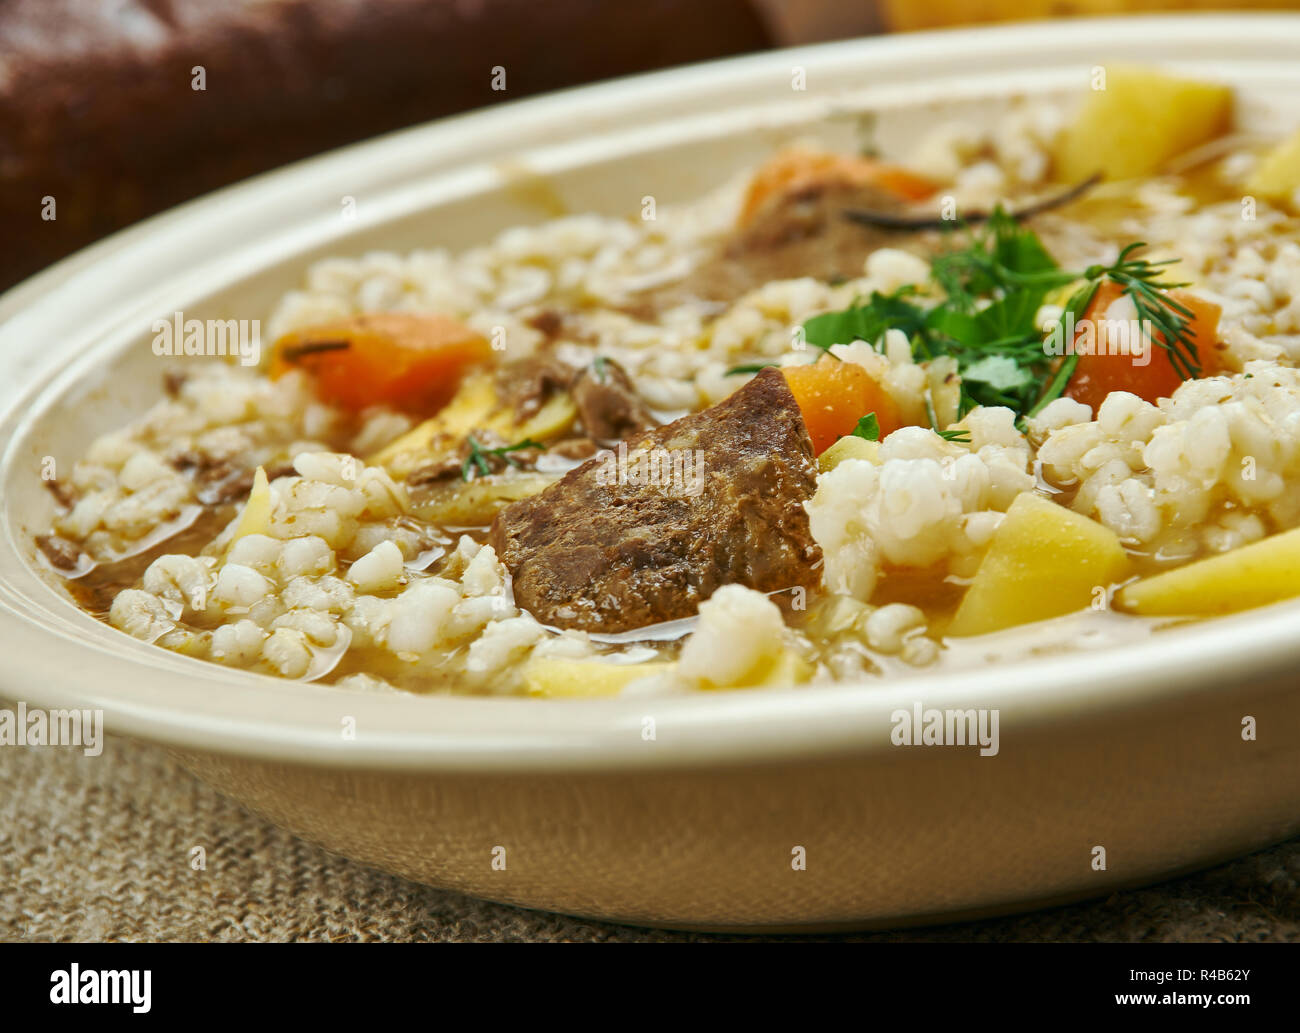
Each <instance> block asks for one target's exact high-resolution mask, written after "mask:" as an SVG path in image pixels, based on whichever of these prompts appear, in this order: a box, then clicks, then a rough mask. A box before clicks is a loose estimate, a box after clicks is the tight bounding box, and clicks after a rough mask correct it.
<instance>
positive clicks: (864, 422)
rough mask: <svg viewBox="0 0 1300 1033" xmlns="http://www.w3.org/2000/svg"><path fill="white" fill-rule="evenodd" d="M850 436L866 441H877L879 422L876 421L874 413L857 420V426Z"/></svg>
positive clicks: (878, 437) (878, 438)
mask: <svg viewBox="0 0 1300 1033" xmlns="http://www.w3.org/2000/svg"><path fill="white" fill-rule="evenodd" d="M850 436H852V437H855V438H863V439H865V440H866V441H879V440H880V421H879V420H878V419H876V414H875V413H874V412H869V413H867V415H865V416H864V417H862V419H860V420H858V425H857V426H856V427H854V428H853V430H852V432H851V435H850Z"/></svg>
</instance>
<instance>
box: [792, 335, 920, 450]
mask: <svg viewBox="0 0 1300 1033" xmlns="http://www.w3.org/2000/svg"><path fill="white" fill-rule="evenodd" d="M782 372H783V373H784V374H785V380H786V383H787V384H789V385H790V393H791V394H792V395H794V400H795V401H796V402H798V403H799V411H800V412H801V413H803V422H804V424H805V426H807V428H808V433H809V434H810V435H811V436H812V443H813V452H814V453H815V454H816V455H821V454H822V453H823V452H825V451H826V449H828V448H830V447H831V445H833V444H835V442H837V441H838V440H839V439H840V438H842V437H844V435H845V434H851V433H852V432H853V429H854V428H855V427H856V426H857V425H858V420H860V419H861V418H862V417H863V416H866V415H867V413H871V412H874V413H875V414H876V420H877V422H878V423H879V424H880V436H881V437H882V438H884V437H885V436H886V435H887V434H891V433H893V432H894V431H896V430H897V429H898V428H899V427H901V426H902V422H903V421H902V418H901V417H900V415H899V412H898V406H897V405H895V404H894V400H893V399H892V398H890V397H889V394H888V392H886V391H885V389H884V387H882V386H881V385H880V384H879V383H878V382H877V380H876V378H875V377H873V376H872V375H871V374H870V373H869V372H867V370H866V368H865V367H863V366H859V365H858V364H857V363H856V362H841V361H840V360H839V359H835V358H832V357H831V356H829V355H823V356H822V357H821V358H820V359H818V360H817V361H816V362H815V363H810V364H808V365H806V366H788V367H786V368H785V369H784V370H782Z"/></svg>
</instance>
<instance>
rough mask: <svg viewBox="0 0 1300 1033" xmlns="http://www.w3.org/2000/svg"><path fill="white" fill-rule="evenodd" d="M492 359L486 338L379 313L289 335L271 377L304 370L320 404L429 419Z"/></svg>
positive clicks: (428, 320)
mask: <svg viewBox="0 0 1300 1033" xmlns="http://www.w3.org/2000/svg"><path fill="white" fill-rule="evenodd" d="M491 358H492V347H491V345H489V344H488V342H487V339H486V338H484V337H483V336H482V335H481V334H478V333H476V332H475V331H473V330H471V329H470V328H469V327H467V326H465V325H464V324H462V323H458V322H457V321H456V320H454V319H449V318H448V317H446V316H439V315H432V314H417V313H410V312H380V313H374V314H369V315H360V316H353V317H351V318H348V319H341V320H338V321H337V322H333V323H325V324H322V325H320V326H313V327H308V328H306V329H303V330H296V331H294V332H293V333H290V334H286V335H285V336H284V337H282V338H280V340H278V341H277V342H276V344H275V358H274V361H273V362H272V365H271V376H273V377H278V376H281V375H283V374H284V373H285V372H287V371H288V370H290V369H302V370H305V371H306V372H307V373H309V374H310V375H311V377H312V379H313V380H314V382H315V387H316V393H317V395H318V396H319V397H320V399H321V400H322V401H325V402H331V403H333V404H335V405H339V406H342V407H343V408H345V409H352V410H358V409H364V408H365V407H366V406H368V405H380V404H383V405H391V406H394V407H395V408H398V409H403V410H405V411H407V412H412V413H417V414H421V415H428V414H431V413H434V412H436V411H437V410H438V409H441V408H442V407H443V406H444V405H445V404H446V403H447V402H448V401H449V400H450V399H451V396H452V395H453V394H455V393H456V388H457V387H458V386H459V385H460V381H461V378H462V376H463V375H464V374H465V371H466V370H467V369H469V368H470V367H472V366H477V365H480V364H483V363H486V362H489V361H490V360H491Z"/></svg>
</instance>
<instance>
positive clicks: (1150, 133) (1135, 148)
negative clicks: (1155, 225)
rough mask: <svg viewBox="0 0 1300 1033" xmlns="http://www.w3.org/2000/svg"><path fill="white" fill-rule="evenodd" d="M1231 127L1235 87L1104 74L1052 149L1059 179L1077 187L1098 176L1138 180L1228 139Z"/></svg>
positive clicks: (1145, 73)
mask: <svg viewBox="0 0 1300 1033" xmlns="http://www.w3.org/2000/svg"><path fill="white" fill-rule="evenodd" d="M1231 121H1232V89H1231V88H1230V87H1228V86H1223V85H1220V84H1219V83H1207V82H1196V81H1194V80H1190V79H1179V78H1176V77H1174V76H1171V75H1166V74H1165V73H1164V72H1159V71H1155V70H1152V69H1144V68H1125V67H1111V68H1107V69H1106V79H1105V85H1104V88H1103V89H1096V90H1093V91H1092V92H1091V93H1089V95H1088V98H1087V100H1086V101H1084V104H1083V107H1082V109H1081V110H1080V111H1079V113H1078V115H1077V116H1076V118H1075V121H1074V124H1073V125H1071V126H1070V127H1069V128H1067V129H1066V130H1065V132H1064V133H1063V134H1062V135H1061V137H1060V139H1059V140H1058V141H1057V145H1056V149H1055V155H1054V157H1055V170H1056V178H1058V179H1060V180H1062V181H1064V182H1069V183H1073V182H1076V181H1078V180H1080V179H1083V178H1084V177H1085V176H1091V175H1092V174H1093V173H1095V172H1101V173H1103V174H1104V175H1105V176H1106V178H1107V179H1136V178H1138V177H1141V176H1149V175H1151V174H1153V173H1155V172H1158V171H1159V170H1160V168H1161V167H1162V166H1163V165H1164V164H1165V163H1166V162H1167V161H1169V159H1170V158H1173V157H1175V156H1177V155H1179V154H1182V153H1183V152H1185V151H1189V150H1191V149H1192V148H1193V147H1197V146H1199V145H1201V144H1203V143H1206V142H1207V141H1209V140H1212V139H1214V138H1215V137H1216V136H1221V135H1223V133H1224V132H1226V131H1227V130H1228V128H1229V126H1230V124H1231Z"/></svg>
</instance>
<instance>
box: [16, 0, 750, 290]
mask: <svg viewBox="0 0 1300 1033" xmlns="http://www.w3.org/2000/svg"><path fill="white" fill-rule="evenodd" d="M766 44H767V36H766V34H765V32H764V30H763V28H762V26H761V24H760V22H759V20H758V18H757V16H756V15H755V14H754V12H753V11H752V10H751V8H750V6H749V4H748V0H637V2H636V3H627V4H623V3H619V4H613V3H605V2H601V0H546V2H544V3H543V2H540V0H224V2H214V0H116V2H114V3H111V4H110V3H90V2H86V0H5V2H4V3H3V4H0V226H3V228H4V233H3V240H4V245H5V246H4V247H3V248H0V287H4V286H7V285H9V284H12V283H14V282H16V281H17V280H19V279H21V278H22V277H24V276H26V275H28V274H30V273H32V272H34V271H36V270H37V269H40V268H42V267H43V266H45V265H48V264H49V263H50V262H52V261H54V260H55V259H57V258H59V257H61V256H63V255H65V254H68V253H69V252H71V251H73V250H75V249H77V248H79V247H81V246H83V245H85V244H87V243H89V242H91V241H93V240H95V239H96V238H98V237H101V236H103V235H105V234H107V233H109V232H111V231H112V230H114V229H117V228H119V227H121V226H124V225H126V224H128V223H130V222H133V221H135V220H137V219H139V218H141V217H143V216H145V215H148V214H150V213H152V212H156V211H160V210H161V209H164V208H167V207H170V206H171V205H174V204H176V203H178V202H180V201H182V200H185V199H186V198H189V197H193V196H195V195H197V194H200V193H203V192H205V191H207V190H211V189H213V188H215V187H217V186H220V185H222V184H225V183H229V182H232V181H234V180H237V179H241V178H243V177H245V176H248V175H251V174H253V173H256V172H260V171H262V170H264V169H268V168H272V167H274V166H276V165H280V164H283V163H284V162H288V161H292V160H294V159H297V158H301V157H304V156H306V155H310V154H314V153H317V152H319V151H322V150H326V149H329V148H331V147H336V146H339V145H341V144H344V143H348V142H350V141H353V140H358V139H363V138H365V137H367V136H371V135H374V134H376V133H380V132H384V131H387V130H390V129H394V128H397V127H400V126H404V125H410V124H414V123H418V122H421V121H424V120H426V119H429V118H434V117H437V116H439V115H444V114H448V113H450V112H454V111H461V110H464V109H467V108H472V107H476V106H479V105H485V104H492V103H499V102H501V101H503V100H509V99H513V98H516V97H520V96H523V95H525V94H528V93H535V92H537V91H540V90H547V89H554V88H557V87H562V86H567V85H571V84H573V83H578V82H585V81H589V80H593V79H600V78H604V77H608V76H613V75H620V74H624V73H627V72H634V71H638V70H643V69H648V68H654V67H661V66H665V65H670V64H676V63H680V62H686V61H693V60H701V59H704V58H708V57H713V56H718V55H724V54H730V53H738V52H743V51H747V50H753V49H756V48H760V47H762V46H765V45H766ZM496 65H500V66H502V67H504V68H505V69H506V71H507V86H508V89H507V90H505V91H503V92H502V91H496V90H493V89H492V68H493V66H496ZM198 66H201V67H202V68H203V69H204V75H205V78H206V83H205V85H206V89H204V90H196V89H194V88H193V81H194V77H195V71H194V70H195V68H196V67H198ZM46 197H52V198H54V199H55V205H56V208H55V213H56V216H57V217H56V218H55V219H54V220H52V221H51V220H48V219H44V218H42V214H43V210H47V209H48V206H46V205H43V199H44V198H46Z"/></svg>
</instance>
